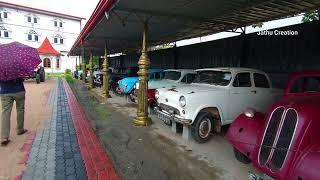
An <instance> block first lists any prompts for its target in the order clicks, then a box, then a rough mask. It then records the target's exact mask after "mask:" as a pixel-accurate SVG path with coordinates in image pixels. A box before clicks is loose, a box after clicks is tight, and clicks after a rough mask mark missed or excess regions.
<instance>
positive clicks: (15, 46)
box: [0, 42, 41, 81]
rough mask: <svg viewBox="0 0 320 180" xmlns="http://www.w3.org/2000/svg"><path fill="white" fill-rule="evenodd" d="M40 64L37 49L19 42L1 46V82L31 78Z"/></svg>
mask: <svg viewBox="0 0 320 180" xmlns="http://www.w3.org/2000/svg"><path fill="white" fill-rule="evenodd" d="M40 63H41V59H40V57H39V54H38V51H37V49H35V48H32V47H29V46H27V45H24V44H21V43H19V42H12V43H8V44H1V45H0V81H7V80H13V79H16V78H24V77H26V76H29V75H31V74H32V72H33V71H34V69H35V68H36V67H37V66H38V65H39V64H40Z"/></svg>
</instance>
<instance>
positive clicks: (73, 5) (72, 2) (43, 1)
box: [0, 0, 99, 22]
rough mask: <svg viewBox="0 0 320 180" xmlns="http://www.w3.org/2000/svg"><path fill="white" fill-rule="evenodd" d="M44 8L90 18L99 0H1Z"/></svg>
mask: <svg viewBox="0 0 320 180" xmlns="http://www.w3.org/2000/svg"><path fill="white" fill-rule="evenodd" d="M0 1H4V2H8V3H13V4H19V5H23V6H29V7H33V8H39V9H43V10H48V11H53V12H58V13H63V14H68V15H73V16H79V17H83V18H86V20H85V22H87V20H88V19H89V18H90V16H91V14H92V12H93V11H94V9H95V8H96V6H97V4H98V2H99V0H0Z"/></svg>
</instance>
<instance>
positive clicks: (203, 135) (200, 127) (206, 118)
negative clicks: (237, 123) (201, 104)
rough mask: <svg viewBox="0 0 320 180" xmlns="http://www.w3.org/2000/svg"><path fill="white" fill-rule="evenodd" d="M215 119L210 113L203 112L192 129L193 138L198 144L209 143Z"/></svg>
mask: <svg viewBox="0 0 320 180" xmlns="http://www.w3.org/2000/svg"><path fill="white" fill-rule="evenodd" d="M213 126H214V125H213V117H212V115H211V114H210V113H209V112H201V113H200V114H199V115H198V116H197V118H196V120H195V122H194V123H193V127H192V131H191V133H192V136H193V138H194V139H195V140H196V141H197V142H198V143H205V142H207V141H209V139H210V138H211V136H212V131H213V129H214V128H213Z"/></svg>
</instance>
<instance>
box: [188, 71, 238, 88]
mask: <svg viewBox="0 0 320 180" xmlns="http://www.w3.org/2000/svg"><path fill="white" fill-rule="evenodd" d="M231 78H232V76H231V72H229V71H198V73H197V77H196V79H195V80H194V82H193V83H201V84H213V85H219V86H227V85H228V84H229V83H230V81H231Z"/></svg>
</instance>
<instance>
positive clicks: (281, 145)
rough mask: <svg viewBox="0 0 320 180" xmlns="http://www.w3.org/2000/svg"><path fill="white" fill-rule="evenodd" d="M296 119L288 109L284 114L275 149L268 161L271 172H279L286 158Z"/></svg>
mask: <svg viewBox="0 0 320 180" xmlns="http://www.w3.org/2000/svg"><path fill="white" fill-rule="evenodd" d="M297 117H298V115H297V113H296V111H295V110H293V109H289V110H288V111H287V113H286V117H285V119H284V121H283V125H282V128H281V131H280V135H279V138H278V141H277V144H276V148H275V150H274V153H273V156H272V157H271V160H270V165H269V167H270V168H271V170H272V171H277V170H279V169H280V168H281V167H282V165H283V163H284V160H285V159H286V157H287V154H288V151H289V148H290V145H291V141H292V139H293V134H294V131H295V129H296V124H297Z"/></svg>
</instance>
